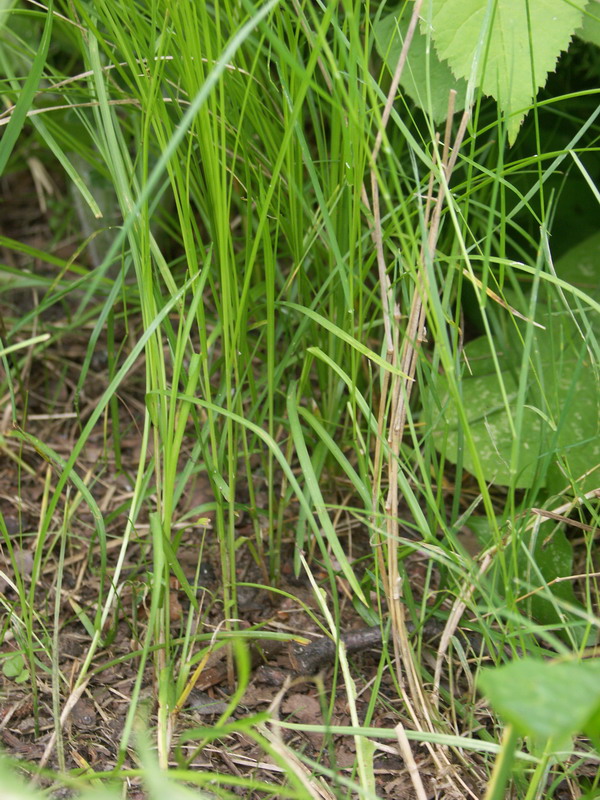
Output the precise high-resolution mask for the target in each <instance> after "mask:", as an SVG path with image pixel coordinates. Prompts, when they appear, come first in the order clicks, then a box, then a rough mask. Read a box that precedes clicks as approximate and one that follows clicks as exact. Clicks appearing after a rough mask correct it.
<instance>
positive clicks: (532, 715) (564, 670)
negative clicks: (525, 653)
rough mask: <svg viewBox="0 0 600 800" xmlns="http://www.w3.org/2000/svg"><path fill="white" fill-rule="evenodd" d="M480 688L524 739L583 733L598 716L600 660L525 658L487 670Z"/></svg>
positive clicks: (484, 671)
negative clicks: (541, 659)
mask: <svg viewBox="0 0 600 800" xmlns="http://www.w3.org/2000/svg"><path fill="white" fill-rule="evenodd" d="M479 688H480V689H481V691H482V692H483V693H484V694H485V695H486V697H487V698H488V700H489V701H490V703H491V704H492V706H493V708H494V710H495V711H496V712H497V713H498V714H499V715H500V716H501V717H502V718H503V719H504V720H505V721H506V722H509V723H512V724H513V725H514V726H515V728H516V729H517V730H518V731H519V732H520V733H521V734H524V735H526V736H533V737H536V738H539V739H542V740H547V739H554V740H561V739H564V738H565V737H569V736H574V735H575V734H578V733H582V732H583V733H585V732H587V731H588V730H589V729H590V728H594V727H595V725H596V724H597V718H598V715H599V714H600V661H598V660H595V661H586V662H580V663H576V662H572V663H564V662H561V663H555V662H547V661H537V660H535V659H531V658H524V659H522V660H521V661H514V662H513V663H511V664H507V665H506V666H503V667H498V668H497V669H486V670H483V671H482V673H481V675H480V678H479Z"/></svg>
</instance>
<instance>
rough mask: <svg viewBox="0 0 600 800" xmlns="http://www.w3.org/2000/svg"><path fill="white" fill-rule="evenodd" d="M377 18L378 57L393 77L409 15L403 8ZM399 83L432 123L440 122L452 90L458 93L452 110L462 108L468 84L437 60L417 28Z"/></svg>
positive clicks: (433, 51) (443, 118) (442, 119)
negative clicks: (427, 114) (402, 10)
mask: <svg viewBox="0 0 600 800" xmlns="http://www.w3.org/2000/svg"><path fill="white" fill-rule="evenodd" d="M401 8H402V7H398V9H397V10H396V11H395V12H394V13H392V14H389V15H388V16H387V17H383V18H382V19H380V20H379V21H378V22H377V23H376V25H375V27H374V33H375V42H376V45H377V50H378V52H379V55H380V56H381V58H382V59H383V61H384V63H385V64H386V66H387V67H388V68H389V70H390V72H391V73H392V74H394V72H395V70H396V64H397V63H398V59H399V57H400V52H401V50H402V46H403V44H404V39H405V37H406V32H407V29H408V25H409V21H410V13H407V9H406V7H405V6H404V13H403V14H401ZM408 12H410V8H409V9H408ZM400 84H401V86H402V88H403V89H404V91H405V92H406V93H407V94H408V96H409V97H410V98H411V99H412V100H414V102H415V103H416V104H417V106H419V108H422V109H423V110H424V111H427V112H429V113H430V114H431V116H432V118H433V121H434V122H435V123H440V122H443V121H444V120H445V119H446V116H447V111H448V95H449V93H450V90H451V89H455V90H456V92H457V98H456V104H455V110H456V111H462V109H463V108H464V107H465V96H466V93H467V84H466V82H465V81H463V80H461V79H460V78H459V79H457V78H455V77H454V75H453V74H452V71H451V70H450V68H449V66H448V64H447V63H446V62H443V61H440V60H439V59H438V57H437V55H436V53H435V49H434V48H433V47H430V43H429V41H428V40H427V36H425V35H424V34H423V33H422V32H421V31H420V29H419V27H417V29H416V30H415V33H414V37H413V40H412V43H411V45H410V49H409V51H408V59H407V62H406V65H405V67H404V71H403V73H402V78H401V80H400Z"/></svg>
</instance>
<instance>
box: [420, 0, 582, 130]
mask: <svg viewBox="0 0 600 800" xmlns="http://www.w3.org/2000/svg"><path fill="white" fill-rule="evenodd" d="M586 3H587V0H568V2H567V0H527V2H526V0H497V1H496V2H495V3H490V2H489V0H431V3H430V4H427V3H425V4H424V8H426V9H427V8H428V9H430V10H428V11H425V14H427V15H428V16H427V17H426V19H425V23H426V24H428V25H429V27H430V31H431V35H432V38H433V40H434V42H435V46H436V49H437V52H438V55H439V56H440V58H441V59H447V61H448V63H449V65H450V68H451V69H452V71H453V73H454V74H455V75H456V77H458V78H464V79H465V80H470V79H472V80H473V83H474V85H475V86H479V87H480V88H481V90H482V91H483V93H484V94H487V95H490V96H491V97H494V98H495V99H496V101H497V102H498V105H499V107H500V109H501V111H502V112H503V113H504V114H505V115H506V117H507V127H508V139H509V142H510V143H511V144H512V143H513V142H514V140H515V139H516V136H517V133H518V130H519V128H520V126H521V123H522V121H523V119H524V117H525V115H526V113H527V112H526V110H525V109H526V108H527V106H529V105H530V104H531V102H532V100H533V99H534V97H535V94H536V93H537V90H538V89H539V88H540V87H541V86H543V85H544V83H545V82H546V76H547V75H548V73H549V72H551V71H553V70H554V68H555V66H556V61H557V59H558V57H559V55H560V53H561V52H562V51H563V50H566V49H567V48H568V46H569V43H570V41H571V36H572V35H573V33H574V32H575V30H576V29H577V28H579V27H580V26H581V23H582V19H583V8H584V6H585V5H586Z"/></svg>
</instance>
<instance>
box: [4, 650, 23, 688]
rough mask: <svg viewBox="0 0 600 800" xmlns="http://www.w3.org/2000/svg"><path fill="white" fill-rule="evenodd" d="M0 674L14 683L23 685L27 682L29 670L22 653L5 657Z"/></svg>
mask: <svg viewBox="0 0 600 800" xmlns="http://www.w3.org/2000/svg"><path fill="white" fill-rule="evenodd" d="M2 673H3V675H5V676H6V677H7V678H9V679H10V680H13V681H14V682H15V683H25V682H26V681H27V680H29V670H28V669H27V664H26V662H25V659H24V657H23V653H13V655H10V656H7V657H6V658H5V659H4V661H3V664H2Z"/></svg>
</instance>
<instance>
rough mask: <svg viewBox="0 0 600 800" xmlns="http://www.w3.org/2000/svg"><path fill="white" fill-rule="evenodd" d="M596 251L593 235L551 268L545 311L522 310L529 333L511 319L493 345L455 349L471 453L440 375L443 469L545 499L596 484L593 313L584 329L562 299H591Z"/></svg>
mask: <svg viewBox="0 0 600 800" xmlns="http://www.w3.org/2000/svg"><path fill="white" fill-rule="evenodd" d="M599 250H600V236H598V235H594V236H593V237H591V238H590V239H589V240H587V241H585V242H583V243H581V244H580V245H578V246H577V247H575V248H574V249H573V250H572V251H570V252H569V253H567V254H566V255H565V256H563V258H562V259H561V260H560V261H559V262H557V264H556V274H557V276H558V278H560V279H561V280H562V281H563V283H561V284H558V283H557V282H556V281H555V279H554V278H553V276H552V275H549V276H547V278H546V279H547V281H548V282H549V286H548V288H549V292H550V296H549V299H548V302H547V303H546V304H542V303H537V304H536V305H535V306H533V307H532V311H533V314H534V315H535V322H536V323H537V325H536V326H535V327H534V326H533V325H532V324H531V323H529V324H528V323H524V322H522V321H521V320H519V319H513V320H512V321H509V322H508V324H506V325H505V326H504V327H498V328H497V336H496V337H495V339H494V340H490V338H489V337H488V336H481V337H478V338H477V339H475V340H473V341H471V342H469V343H468V344H467V345H466V346H465V348H464V352H463V365H462V374H463V380H462V384H461V387H462V397H461V401H460V402H461V403H462V404H463V405H464V408H465V409H466V415H467V421H468V425H469V433H470V436H471V437H472V440H473V444H474V448H473V449H470V450H469V449H467V448H466V447H465V446H464V436H463V430H462V428H461V425H460V422H459V406H458V405H457V402H456V401H455V400H454V399H453V398H452V395H451V391H450V382H449V378H448V376H440V378H439V382H438V388H439V394H440V396H441V397H442V398H443V400H442V408H441V412H440V417H441V421H440V424H439V428H438V431H437V434H436V439H435V441H436V446H437V447H438V448H439V449H440V451H443V452H444V454H445V456H446V457H447V458H449V459H450V460H451V461H453V462H454V463H457V462H458V460H459V458H460V459H461V461H462V463H463V465H464V466H465V468H466V469H468V470H470V471H475V470H476V466H475V458H476V457H477V459H478V462H479V464H480V466H481V468H482V469H483V470H484V473H485V476H486V480H490V481H493V482H495V483H498V484H503V485H506V486H509V485H510V486H515V487H518V488H528V487H531V486H533V484H534V482H537V483H538V485H546V486H547V487H548V488H549V490H550V491H560V490H562V489H564V487H565V485H573V486H576V487H577V490H578V491H581V492H585V491H588V490H589V489H592V488H594V487H595V486H597V484H598V474H597V471H594V467H595V466H596V465H597V464H599V463H600V436H599V433H600V431H599V424H600V422H599V420H600V406H599V397H600V394H599V392H598V372H597V369H596V365H597V363H598V345H597V340H596V335H597V333H598V332H600V325H599V324H598V320H599V319H600V317H599V316H598V312H597V306H594V307H593V312H592V314H590V317H591V318H592V319H594V320H595V321H596V325H595V326H594V327H592V328H590V327H589V323H588V322H587V316H586V314H585V309H584V308H583V307H582V306H581V305H580V304H579V301H578V299H577V298H576V303H577V305H578V308H576V310H575V311H570V310H569V304H568V301H567V300H566V299H565V297H564V293H563V292H564V290H566V291H570V290H569V287H570V286H572V287H575V288H576V289H577V288H578V287H581V289H583V290H585V291H586V292H589V297H590V298H591V299H592V301H593V299H594V298H597V299H600V291H599V290H598V286H600V268H599V266H598V264H599V263H600V262H599V261H598V258H597V253H598V251H599ZM553 287H556V289H555V288H553ZM509 297H510V298H511V299H512V294H511V293H509ZM523 310H524V311H527V309H526V308H524V309H523ZM506 313H507V314H508V313H509V312H506ZM540 326H541V327H540ZM529 342H530V344H529ZM528 352H529V353H530V355H529V362H528V363H527V365H526V367H525V368H523V358H526V357H527V353H528ZM590 470H592V472H591V474H587V473H589V472H590Z"/></svg>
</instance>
